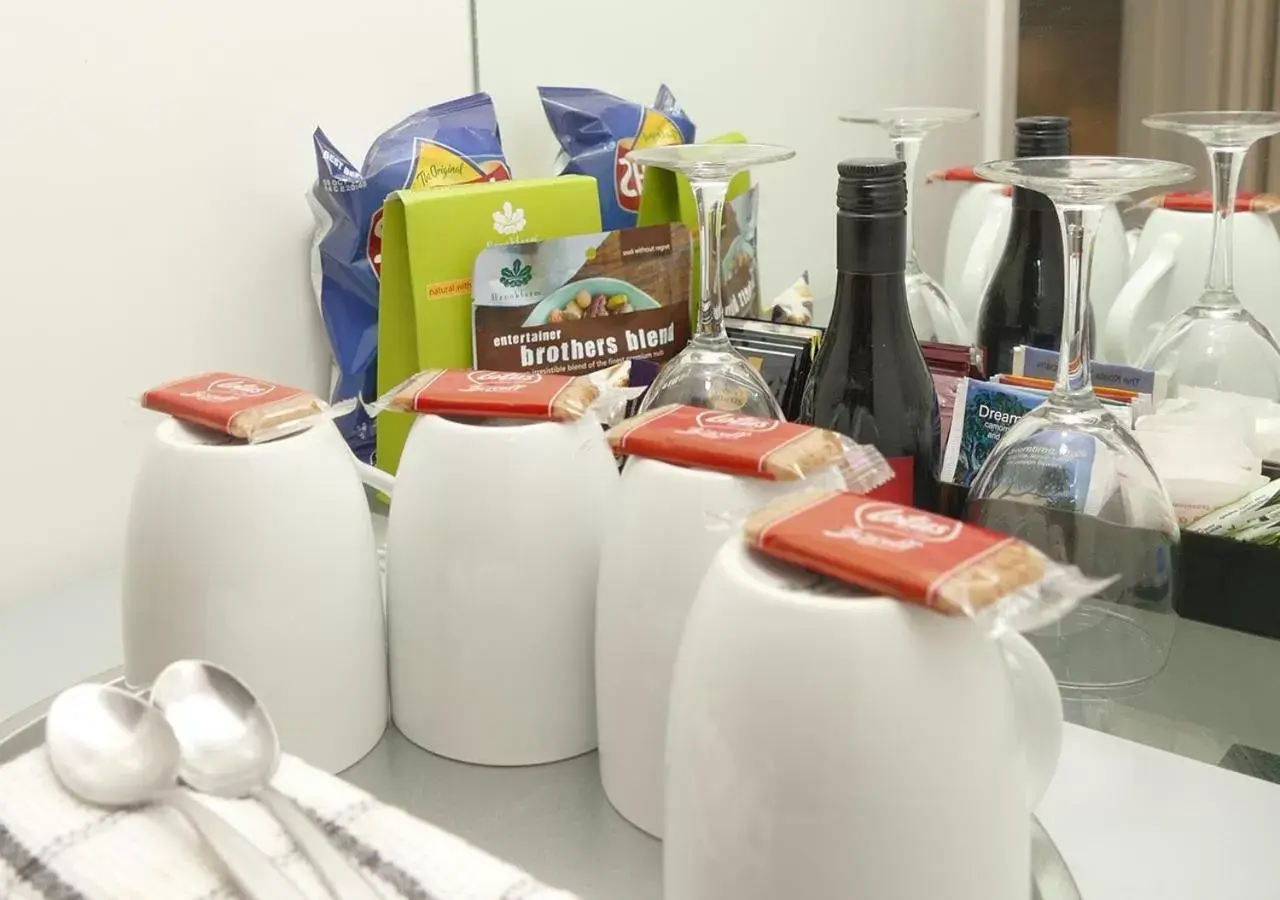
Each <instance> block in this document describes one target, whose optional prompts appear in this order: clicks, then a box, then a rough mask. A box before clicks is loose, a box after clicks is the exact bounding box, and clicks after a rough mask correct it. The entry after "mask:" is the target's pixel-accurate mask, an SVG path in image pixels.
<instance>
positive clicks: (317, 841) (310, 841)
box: [254, 787, 379, 900]
mask: <svg viewBox="0 0 1280 900" xmlns="http://www.w3.org/2000/svg"><path fill="white" fill-rule="evenodd" d="M254 796H255V797H256V798H257V799H259V800H261V801H262V802H263V803H265V804H266V806H267V808H268V809H269V810H271V812H272V813H273V814H274V815H275V817H276V819H278V820H279V821H280V824H281V825H283V826H284V830H285V831H287V832H288V833H289V836H290V837H292V838H293V840H294V842H295V843H296V844H297V845H298V847H299V848H300V849H301V850H302V852H303V853H304V854H305V855H306V857H307V859H309V860H311V864H312V865H313V866H315V867H316V871H317V872H319V873H320V878H321V880H322V881H324V883H325V886H326V887H327V888H328V889H329V893H330V894H332V895H333V896H334V897H335V898H336V900H379V896H378V892H377V891H376V890H374V888H373V885H371V884H369V882H368V880H366V879H365V877H364V875H363V874H362V873H361V872H360V870H359V869H358V868H356V866H355V864H354V863H352V862H350V861H349V860H348V859H347V858H346V857H344V856H343V855H342V854H341V853H339V852H338V849H337V848H336V847H334V846H333V844H332V843H330V841H329V838H328V837H327V836H326V835H325V833H324V832H323V831H321V830H320V827H319V826H318V825H316V823H315V822H313V821H311V819H310V818H309V817H308V816H307V814H306V813H304V812H303V811H302V810H301V809H299V808H298V805H297V804H296V803H294V802H293V801H292V800H290V799H289V798H288V797H286V796H285V795H284V794H282V793H280V792H279V791H277V790H275V789H274V788H270V787H267V788H263V789H262V790H260V791H257V792H255V794H254Z"/></svg>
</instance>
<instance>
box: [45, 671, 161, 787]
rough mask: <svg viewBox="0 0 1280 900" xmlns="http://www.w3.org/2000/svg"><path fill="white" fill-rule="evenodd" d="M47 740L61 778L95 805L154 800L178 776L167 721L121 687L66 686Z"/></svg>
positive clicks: (49, 723) (50, 717)
mask: <svg viewBox="0 0 1280 900" xmlns="http://www.w3.org/2000/svg"><path fill="white" fill-rule="evenodd" d="M45 741H46V745H47V750H48V754H49V764H50V765H51V766H52V768H53V772H54V774H55V775H56V776H57V777H58V780H59V781H61V782H62V784H63V785H64V786H65V787H66V788H67V790H69V791H70V792H71V793H73V794H75V795H76V796H78V797H79V798H80V799H82V800H85V801H87V802H89V803H93V804H95V805H97V806H105V807H122V806H139V805H141V804H144V803H150V802H152V801H154V800H156V799H158V798H160V797H161V796H162V795H164V794H165V792H167V791H169V790H171V789H173V788H174V786H175V785H176V784H177V781H178V769H179V760H180V757H181V749H180V748H179V746H178V741H177V739H176V738H175V737H174V734H173V730H172V729H171V728H170V727H169V724H168V722H166V721H165V718H164V716H163V715H162V714H161V713H160V711H159V710H157V709H156V708H155V707H153V706H151V705H150V704H148V703H145V702H143V701H142V700H141V699H139V698H138V697H135V696H134V695H133V694H130V693H129V692H127V691H123V690H121V689H119V688H114V687H108V686H106V685H100V684H81V685H77V686H75V687H73V688H70V689H69V690H67V691H64V692H63V693H62V694H61V695H60V696H59V697H58V699H57V700H55V701H54V702H53V705H52V706H51V707H50V708H49V715H48V718H47V720H46V723H45Z"/></svg>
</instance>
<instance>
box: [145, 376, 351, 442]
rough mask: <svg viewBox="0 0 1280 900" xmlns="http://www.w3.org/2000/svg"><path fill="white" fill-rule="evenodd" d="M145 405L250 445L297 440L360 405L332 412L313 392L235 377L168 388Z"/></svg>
mask: <svg viewBox="0 0 1280 900" xmlns="http://www.w3.org/2000/svg"><path fill="white" fill-rule="evenodd" d="M141 403H142V407H143V408H144V409H150V410H154V411H155V412H160V413H165V414H166V415H170V416H173V417H174V418H175V419H180V420H182V421H184V422H190V423H192V424H195V425H200V426H202V427H204V428H211V429H213V430H215V431H219V432H221V433H222V434H225V435H227V436H228V437H231V438H236V439H239V440H242V441H246V442H248V443H250V444H256V443H261V442H264V441H271V440H275V439H276V438H281V437H285V436H287V435H290V434H296V433H297V432H299V431H302V430H304V429H306V428H309V427H310V426H311V425H312V424H314V423H315V422H316V421H317V420H321V419H335V418H339V417H341V416H345V415H348V414H349V413H351V412H353V411H354V410H355V408H356V404H355V402H354V401H347V402H344V403H339V404H335V405H334V406H329V405H328V404H326V403H325V402H324V401H323V400H321V399H320V398H319V397H317V396H316V395H315V394H313V393H311V392H310V391H304V390H302V389H300V388H293V387H288V386H286V385H283V384H276V383H275V382H272V381H263V380H262V379H259V378H247V377H245V376H243V375H233V374H231V373H229V372H206V373H205V374H203V375H193V376H189V377H187V378H181V379H178V380H177V381H171V382H169V383H167V384H162V385H160V386H159V387H155V388H152V389H151V390H149V391H147V392H146V393H145V394H143V395H142V401H141Z"/></svg>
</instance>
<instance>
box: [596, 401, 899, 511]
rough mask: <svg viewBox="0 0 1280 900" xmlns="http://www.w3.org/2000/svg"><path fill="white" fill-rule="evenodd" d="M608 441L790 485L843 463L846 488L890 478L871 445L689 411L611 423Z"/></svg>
mask: <svg viewBox="0 0 1280 900" xmlns="http://www.w3.org/2000/svg"><path fill="white" fill-rule="evenodd" d="M607 437H608V439H609V444H610V446H611V447H613V450H614V452H615V453H618V454H620V455H630V456H644V457H648V458H649V459H657V460H660V461H662V462H667V463H673V464H675V465H680V466H689V467H691V468H698V469H709V470H711V471H714V472H724V473H726V474H729V475H747V476H751V477H754V478H763V479H766V480H769V481H794V480H797V479H800V478H805V477H808V476H809V475H812V474H814V473H816V472H820V471H822V470H825V469H830V468H831V467H833V466H841V467H842V468H843V469H844V474H845V482H846V484H847V485H849V488H850V490H865V489H867V488H870V487H873V486H875V485H878V484H881V483H883V481H884V480H885V479H886V478H888V477H889V475H890V469H889V467H888V466H886V465H885V462H884V457H882V456H881V455H880V452H879V451H877V450H876V449H875V448H874V447H869V446H863V445H859V444H854V443H853V442H852V441H849V440H848V439H847V438H843V437H841V436H840V435H838V434H836V433H835V432H832V431H827V430H825V429H822V428H813V427H811V426H809V425H796V424H794V423H791V422H784V421H781V420H779V419H762V418H758V417H756V416H744V415H742V414H740V413H734V412H723V411H721V410H713V409H700V408H697V407H693V406H680V405H677V404H672V405H670V406H663V407H659V408H658V409H652V410H649V411H648V412H644V413H641V414H640V415H638V416H635V417H633V418H631V419H627V420H626V421H625V422H622V423H620V424H618V425H616V426H614V427H613V428H611V429H610V430H609V433H608V435H607ZM851 474H853V475H855V476H856V477H857V478H858V481H857V482H856V483H852V482H850V475H851Z"/></svg>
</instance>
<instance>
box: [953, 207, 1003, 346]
mask: <svg viewBox="0 0 1280 900" xmlns="http://www.w3.org/2000/svg"><path fill="white" fill-rule="evenodd" d="M1000 220H1001V214H1000V208H999V207H998V206H995V207H992V209H991V211H990V212H989V213H988V214H987V215H986V216H984V217H983V219H982V224H981V225H979V226H978V231H977V233H976V234H975V235H974V236H973V244H972V245H970V247H969V255H968V257H967V258H966V259H965V261H964V270H963V271H962V272H961V273H960V296H962V297H972V298H973V300H974V306H973V322H972V323H970V325H971V326H972V328H973V329H974V330H975V331H976V330H977V327H978V316H979V314H980V313H981V312H982V295H983V294H984V293H986V290H987V281H988V280H989V279H990V277H991V267H992V265H994V260H993V259H992V253H994V252H995V242H996V235H997V234H999V233H1000Z"/></svg>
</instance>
